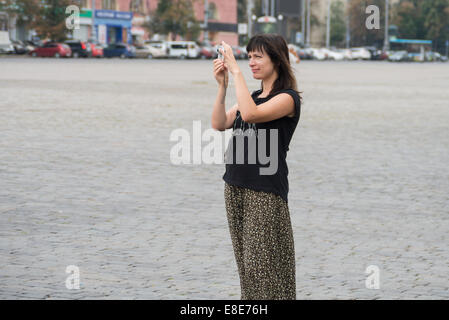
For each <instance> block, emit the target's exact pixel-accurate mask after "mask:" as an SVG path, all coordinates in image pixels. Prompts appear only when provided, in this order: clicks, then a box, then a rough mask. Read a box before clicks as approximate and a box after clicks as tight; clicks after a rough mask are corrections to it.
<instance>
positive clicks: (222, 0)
mask: <svg viewBox="0 0 449 320" xmlns="http://www.w3.org/2000/svg"><path fill="white" fill-rule="evenodd" d="M159 1H163V0H78V2H79V5H80V6H81V8H82V10H81V16H80V29H78V30H74V33H73V37H74V38H75V39H80V40H84V41H85V40H87V39H89V38H92V37H93V36H95V33H96V38H97V39H98V40H99V41H100V42H105V43H111V42H119V41H120V42H128V43H133V42H143V41H144V40H149V38H150V33H149V30H148V28H145V27H144V25H145V24H146V23H148V22H149V21H150V19H151V15H152V13H153V12H155V11H156V9H157V6H158V3H159ZM94 2H95V17H94V19H92V4H93V3H94ZM208 3H209V5H208V7H209V19H208V30H209V32H208V36H209V40H211V41H215V42H217V41H221V40H224V41H226V42H228V43H230V44H231V45H237V44H238V33H237V26H238V25H237V0H209V1H208ZM193 8H194V12H195V18H196V20H197V21H199V22H200V23H201V24H203V23H204V16H205V15H204V0H203V1H195V2H194V6H193ZM92 21H93V22H94V24H95V29H94V30H92ZM93 31H94V32H93ZM165 36H166V37H167V40H168V39H169V38H170V36H169V35H165ZM177 40H181V37H180V36H178V37H177ZM198 40H199V41H203V40H204V32H203V31H202V32H201V34H200V36H199V39H198Z"/></svg>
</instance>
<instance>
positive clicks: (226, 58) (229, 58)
mask: <svg viewBox="0 0 449 320" xmlns="http://www.w3.org/2000/svg"><path fill="white" fill-rule="evenodd" d="M221 45H222V46H223V48H224V52H223V50H222V49H220V52H221V54H222V55H223V62H224V64H225V66H226V68H227V69H228V70H229V71H230V72H231V73H232V74H235V73H237V72H240V68H239V65H238V64H237V61H235V57H234V53H233V52H232V48H231V46H230V45H229V44H227V43H226V42H224V41H222V42H221Z"/></svg>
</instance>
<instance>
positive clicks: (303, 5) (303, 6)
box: [301, 0, 306, 46]
mask: <svg viewBox="0 0 449 320" xmlns="http://www.w3.org/2000/svg"><path fill="white" fill-rule="evenodd" d="M301 32H302V45H303V46H304V37H305V35H306V1H305V0H301Z"/></svg>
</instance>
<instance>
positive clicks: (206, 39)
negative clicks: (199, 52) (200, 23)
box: [204, 0, 209, 43]
mask: <svg viewBox="0 0 449 320" xmlns="http://www.w3.org/2000/svg"><path fill="white" fill-rule="evenodd" d="M208 20H209V3H208V1H207V0H204V42H206V43H208V42H209V31H208V30H207V28H208V27H207V23H208Z"/></svg>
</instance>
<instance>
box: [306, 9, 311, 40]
mask: <svg viewBox="0 0 449 320" xmlns="http://www.w3.org/2000/svg"><path fill="white" fill-rule="evenodd" d="M306 47H310V0H307V38H306Z"/></svg>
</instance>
